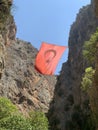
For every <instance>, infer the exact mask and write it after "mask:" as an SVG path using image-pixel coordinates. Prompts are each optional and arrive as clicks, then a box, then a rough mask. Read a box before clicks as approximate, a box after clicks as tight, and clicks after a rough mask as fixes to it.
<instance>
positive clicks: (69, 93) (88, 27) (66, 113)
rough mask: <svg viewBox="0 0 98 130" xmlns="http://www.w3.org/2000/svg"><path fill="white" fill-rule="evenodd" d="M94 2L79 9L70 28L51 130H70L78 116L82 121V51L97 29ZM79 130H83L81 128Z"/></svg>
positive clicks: (51, 119) (56, 90)
mask: <svg viewBox="0 0 98 130" xmlns="http://www.w3.org/2000/svg"><path fill="white" fill-rule="evenodd" d="M93 2H94V1H92V3H91V4H90V5H87V6H85V7H83V8H81V9H80V11H79V13H78V14H77V17H76V21H75V22H74V23H73V24H72V26H71V30H70V36H69V54H68V61H67V62H66V63H64V64H63V66H62V70H61V73H60V76H59V77H58V80H57V84H56V88H55V93H54V98H53V101H52V102H51V104H50V110H49V113H48V117H49V121H50V125H51V130H54V129H55V130H67V129H68V130H69V127H68V125H70V127H71V125H72V122H70V121H71V120H72V118H73V117H74V118H75V116H76V120H78V121H77V122H78V124H79V121H80V122H81V120H82V119H81V115H79V113H78V111H79V109H80V106H81V103H82V102H84V98H85V95H83V96H82V92H81V79H82V76H83V73H84V70H85V68H86V67H87V66H88V64H87V62H86V61H85V59H83V55H82V50H83V45H84V42H85V41H87V40H89V38H90V36H91V34H92V33H94V32H95V31H96V28H97V26H98V19H97V17H96V15H95V8H94V3H93ZM77 126H78V125H77ZM73 127H74V126H73ZM73 127H72V129H74V128H73ZM77 129H80V128H79V126H78V128H77ZM75 130H76V129H75Z"/></svg>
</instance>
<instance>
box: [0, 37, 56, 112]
mask: <svg viewBox="0 0 98 130" xmlns="http://www.w3.org/2000/svg"><path fill="white" fill-rule="evenodd" d="M37 52H38V51H37V49H35V48H34V47H33V46H32V45H31V44H30V43H27V42H24V41H21V40H19V39H16V40H15V41H13V43H12V44H10V46H7V48H6V58H5V69H4V73H3V75H2V78H1V82H0V95H1V96H6V97H8V98H10V99H11V100H12V102H13V103H15V104H16V105H17V106H18V107H19V109H20V110H21V111H22V112H23V113H27V112H28V111H30V110H34V109H38V110H42V111H44V112H47V111H48V109H49V103H50V102H51V99H52V97H53V91H54V86H55V83H56V77H55V76H45V75H41V74H40V73H38V72H37V71H36V70H35V68H34V60H35V56H36V54H37ZM51 81H52V82H51Z"/></svg>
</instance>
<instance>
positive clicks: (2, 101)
mask: <svg viewBox="0 0 98 130" xmlns="http://www.w3.org/2000/svg"><path fill="white" fill-rule="evenodd" d="M16 111H17V108H16V106H15V105H13V103H12V102H11V101H10V100H9V99H7V98H4V97H0V119H2V118H5V117H8V116H10V115H11V114H13V113H14V112H16Z"/></svg>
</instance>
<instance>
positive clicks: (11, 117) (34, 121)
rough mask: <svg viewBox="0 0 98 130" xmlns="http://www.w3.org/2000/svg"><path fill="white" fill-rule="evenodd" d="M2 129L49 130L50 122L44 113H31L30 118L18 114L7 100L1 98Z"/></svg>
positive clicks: (0, 121)
mask: <svg viewBox="0 0 98 130" xmlns="http://www.w3.org/2000/svg"><path fill="white" fill-rule="evenodd" d="M0 128H1V129H2V130H48V120H47V118H46V116H45V114H44V113H43V112H37V111H35V112H31V113H30V116H29V117H25V116H23V115H22V114H21V113H19V112H18V110H17V108H16V106H15V105H14V104H12V103H11V101H10V100H9V99H7V98H3V97H1V98H0Z"/></svg>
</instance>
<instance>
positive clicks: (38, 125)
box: [30, 111, 48, 130]
mask: <svg viewBox="0 0 98 130" xmlns="http://www.w3.org/2000/svg"><path fill="white" fill-rule="evenodd" d="M30 122H31V125H32V126H33V129H32V130H48V119H47V118H46V116H45V114H44V113H43V112H40V111H34V112H31V113H30Z"/></svg>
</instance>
